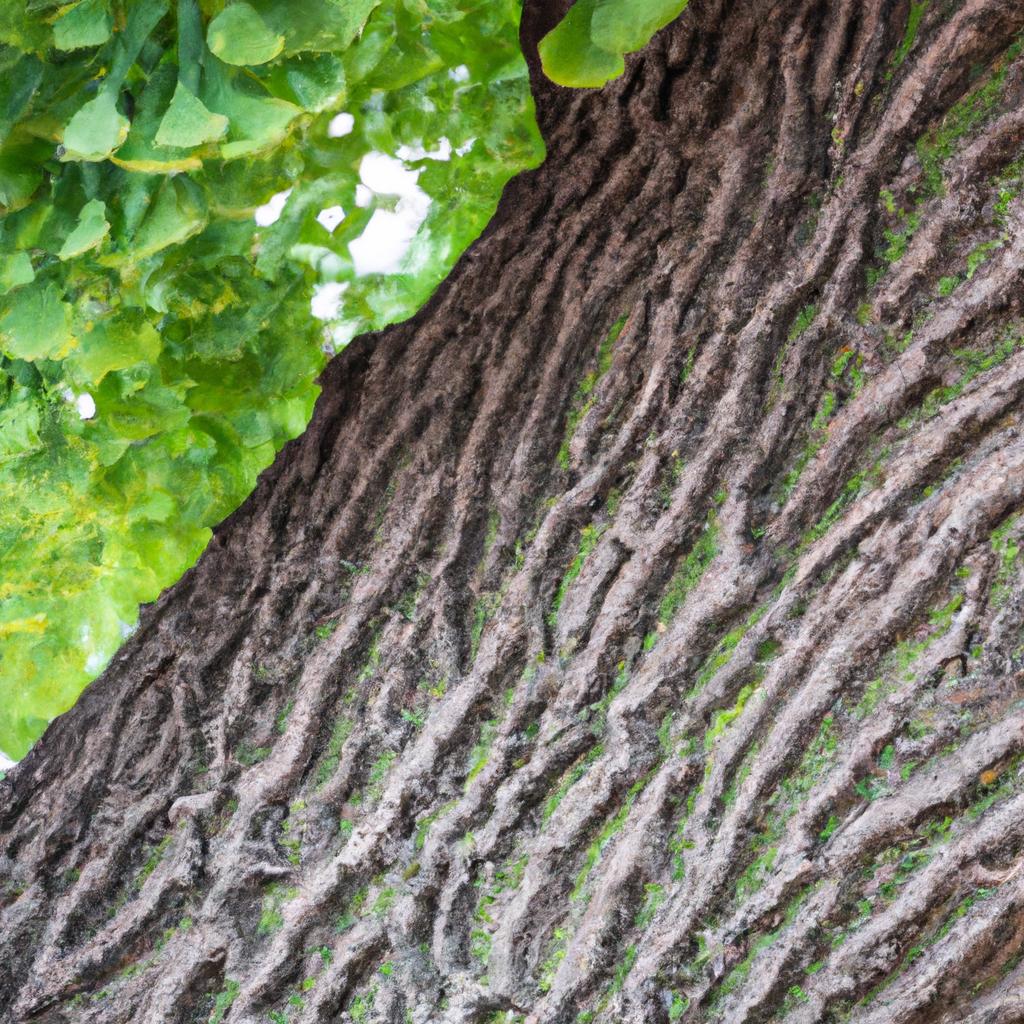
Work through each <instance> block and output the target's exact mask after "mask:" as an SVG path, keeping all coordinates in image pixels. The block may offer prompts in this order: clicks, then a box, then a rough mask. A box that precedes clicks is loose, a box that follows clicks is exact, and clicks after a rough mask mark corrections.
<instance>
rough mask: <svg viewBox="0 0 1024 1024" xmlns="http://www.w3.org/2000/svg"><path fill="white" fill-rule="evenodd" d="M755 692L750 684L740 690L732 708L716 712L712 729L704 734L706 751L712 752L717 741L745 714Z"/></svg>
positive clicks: (712, 721) (712, 720)
mask: <svg viewBox="0 0 1024 1024" xmlns="http://www.w3.org/2000/svg"><path fill="white" fill-rule="evenodd" d="M753 692H754V686H753V684H751V683H748V684H747V685H746V686H744V687H743V689H742V690H740V692H739V694H738V695H737V697H736V703H735V704H733V706H732V707H731V708H723V709H722V710H720V711H716V712H715V713H714V715H713V716H712V719H711V727H710V728H709V729H708V731H707V732H706V733H705V734H704V749H705V750H710V749H711V748H712V747H713V746H714V745H715V741H716V740H717V739H719V737H721V736H722V734H723V733H724V732H725V730H726V729H728V728H729V726H730V725H731V724H732V723H733V722H734V721H735V720H736V719H737V718H739V717H740V715H741V714H743V709H744V708H745V707H746V705H747V701H748V700H749V699H750V695H751V694H752V693H753Z"/></svg>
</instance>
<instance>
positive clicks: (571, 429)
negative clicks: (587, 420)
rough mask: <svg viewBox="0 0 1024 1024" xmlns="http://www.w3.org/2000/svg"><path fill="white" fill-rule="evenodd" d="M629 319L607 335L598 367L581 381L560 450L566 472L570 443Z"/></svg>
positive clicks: (567, 420)
mask: <svg viewBox="0 0 1024 1024" xmlns="http://www.w3.org/2000/svg"><path fill="white" fill-rule="evenodd" d="M626 320H627V317H625V316H623V317H621V318H620V319H619V320H617V321H616V322H615V323H614V324H613V325H612V329H611V330H610V331H609V332H608V334H607V335H606V337H605V339H604V341H602V342H601V347H600V348H599V349H598V353H597V366H596V367H595V368H594V369H593V370H591V371H590V373H588V374H587V375H586V376H585V377H584V378H583V380H581V381H580V383H579V386H578V387H577V388H576V393H575V394H574V395H573V400H572V404H571V405H570V407H569V415H568V417H567V418H566V421H565V435H564V439H563V441H562V445H561V447H560V448H559V449H558V464H559V466H561V467H562V469H564V470H568V468H569V442H570V441H571V440H572V437H573V434H575V433H576V429H577V428H578V427H579V425H580V423H581V422H582V420H583V417H584V416H586V414H587V413H588V412H590V409H591V407H592V406H593V404H594V397H593V392H594V389H595V388H596V387H597V383H598V381H600V379H601V378H602V377H603V376H604V375H605V374H606V373H607V372H608V371H609V370H610V369H611V365H612V356H613V350H614V348H615V342H616V341H618V339H619V335H620V334H621V333H622V329H623V328H624V327H625V326H626Z"/></svg>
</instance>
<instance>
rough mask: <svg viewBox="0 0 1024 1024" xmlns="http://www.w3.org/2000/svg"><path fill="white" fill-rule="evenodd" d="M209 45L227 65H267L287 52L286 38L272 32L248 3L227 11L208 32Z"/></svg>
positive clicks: (215, 54) (218, 16)
mask: <svg viewBox="0 0 1024 1024" xmlns="http://www.w3.org/2000/svg"><path fill="white" fill-rule="evenodd" d="M206 45H207V46H209V47H210V52H211V53H213V55H214V56H215V57H219V58H220V59H221V60H222V61H224V63H225V64H235V65H237V66H239V67H252V66H255V65H259V64H266V63H267V62H268V61H271V60H273V59H274V58H275V57H276V56H277V55H278V54H279V53H280V52H281V51H282V50H283V49H284V36H283V35H278V34H275V33H274V32H272V31H271V30H270V29H269V28H268V27H267V23H266V22H265V21H264V20H263V19H262V18H261V17H260V16H259V13H258V12H257V11H256V10H255V9H254V8H253V7H250V6H249V4H247V3H245V2H244V0H238V2H236V3H233V4H231V5H230V6H229V7H225V8H224V10H223V11H221V12H220V14H218V15H217V17H215V18H214V19H213V20H212V21H211V22H210V24H209V27H208V28H207V30H206Z"/></svg>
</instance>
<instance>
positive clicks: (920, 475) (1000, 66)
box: [0, 0, 1024, 1024]
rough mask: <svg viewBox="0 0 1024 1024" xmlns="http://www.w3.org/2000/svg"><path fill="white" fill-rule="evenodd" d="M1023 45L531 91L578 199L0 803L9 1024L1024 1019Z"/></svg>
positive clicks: (305, 472)
mask: <svg viewBox="0 0 1024 1024" xmlns="http://www.w3.org/2000/svg"><path fill="white" fill-rule="evenodd" d="M549 6H552V5H549ZM562 6H563V7H564V6H565V5H564V4H563V5H562ZM555 13H556V12H555V11H553V10H548V9H545V8H544V6H543V5H542V4H536V5H534V7H533V8H528V10H527V16H526V20H525V22H524V37H525V38H526V42H527V45H528V48H530V49H531V50H533V49H535V41H536V39H537V38H539V35H540V34H541V33H542V32H543V31H545V30H546V29H547V28H548V27H549V26H550V25H551V24H552V23H553V21H554V20H555V18H554V15H555ZM1022 30H1024V5H1022V4H1021V3H1020V0H933V2H931V3H923V4H922V3H916V2H915V3H913V4H911V3H908V2H907V0H831V2H824V0H772V2H768V0H763V2H753V3H752V2H743V3H740V2H734V0H693V3H692V4H691V5H690V8H689V10H688V11H687V13H686V14H685V16H684V17H683V18H682V19H680V21H678V22H677V23H676V24H675V25H673V26H672V27H670V28H669V29H667V30H666V31H665V32H663V33H662V34H661V35H660V36H659V37H658V38H657V39H656V40H655V41H654V42H653V43H652V44H651V45H650V46H649V47H648V48H647V50H646V51H645V52H644V53H643V54H641V55H638V56H637V57H635V58H633V59H631V61H630V63H629V66H628V69H627V73H626V75H625V76H624V77H623V78H622V79H621V80H620V81H618V82H616V83H613V84H612V85H610V86H608V87H607V88H605V89H604V90H602V91H600V92H587V93H576V92H569V91H564V90H557V89H555V88H554V87H552V86H547V85H545V84H544V83H543V82H542V81H541V80H540V78H539V76H537V75H536V74H535V82H534V86H535V94H536V95H537V100H538V105H539V114H540V119H541V123H542V128H543V129H544V132H545V135H546V138H547V140H548V145H549V151H550V155H549V159H548V161H547V162H546V163H545V165H544V166H543V167H541V168H540V169H539V170H538V171H536V172H534V173H531V174H528V175H525V176H523V177H521V178H519V179H517V180H516V181H514V182H513V183H512V184H511V185H510V186H509V187H508V189H507V190H506V194H505V196H504V198H503V201H502V204H501V207H500V210H499V212H498V215H497V217H496V219H495V221H494V222H493V224H492V225H491V227H490V228H489V229H488V231H487V233H486V234H485V236H484V237H483V238H482V239H481V240H480V241H479V242H478V243H477V244H476V245H475V246H474V247H473V248H472V250H471V251H470V252H469V253H468V254H467V256H466V257H465V258H464V259H463V260H462V261H461V263H460V264H459V266H458V267H457V269H456V270H455V272H454V273H453V274H452V276H451V278H450V279H449V280H448V281H447V282H446V284H445V285H444V286H443V287H442V288H441V289H440V290H439V292H438V294H437V295H436V296H435V297H434V299H433V300H432V301H431V303H430V304H429V306H428V307H427V308H426V309H425V310H423V311H422V312H421V314H420V315H419V316H417V317H416V318H415V319H414V320H413V321H411V322H410V323H408V324H405V325H402V326H399V327H396V328H394V329H391V330H388V331H386V332H384V333H382V334H381V335H379V336H376V337H365V338H361V339H358V340H357V341H355V342H354V343H353V344H352V345H350V346H349V348H348V349H346V350H345V351H344V352H343V353H341V354H340V355H339V356H338V357H337V358H336V359H335V360H334V361H333V362H332V363H331V365H330V366H329V367H328V369H327V371H326V373H325V375H324V380H323V395H322V396H321V398H320V401H319V404H318V406H317V409H316V414H315V416H314V419H313V422H312V424H311V426H310V427H309V429H308V431H307V432H306V434H305V435H304V436H303V437H302V438H300V439H299V440H297V441H296V442H294V443H293V444H291V445H290V446H289V447H288V448H287V449H285V450H284V451H283V452H282V453H281V456H280V457H279V458H278V460H277V462H276V463H275V465H274V466H273V467H272V468H271V469H270V470H269V471H268V472H267V473H265V474H264V476H263V477H262V479H261V481H260V483H259V486H258V488H257V490H256V492H255V493H254V494H253V496H252V497H251V498H250V500H249V501H248V502H247V503H246V504H245V505H244V506H243V508H242V509H241V510H240V511H239V512H237V513H236V514H235V515H234V516H232V517H231V519H229V520H228V521H227V522H226V523H224V524H223V526H222V527H221V528H220V529H219V530H218V531H217V533H216V536H215V538H214V540H213V542H212V544H211V546H210V548H209V550H208V551H207V552H206V554H205V555H204V556H203V558H202V560H201V561H200V562H199V564H198V565H197V566H196V568H195V569H194V570H192V571H191V572H190V573H189V574H188V575H187V576H186V577H185V578H184V579H183V580H182V581H181V582H180V583H179V584H178V585H177V586H176V587H174V588H173V589H172V590H170V591H169V592H168V593H166V594H165V595H164V596H163V597H162V598H161V600H160V601H159V602H158V603H157V604H156V605H155V606H153V607H151V608H150V609H148V610H147V612H146V613H145V614H144V616H143V620H142V625H141V626H140V628H139V630H138V632H137V633H136V635H135V636H134V637H133V638H132V639H131V640H130V641H129V642H128V643H127V644H126V645H125V647H124V649H123V650H122V651H121V652H120V654H119V655H118V656H117V657H116V658H115V660H114V662H113V664H112V665H111V666H110V668H109V669H108V670H107V672H106V673H105V674H104V675H103V676H102V677H101V678H100V679H99V680H98V681H97V682H96V683H94V684H93V685H92V686H91V687H90V688H89V689H88V691H87V692H86V693H85V695H84V696H83V697H82V699H81V700H80V701H79V703H78V705H77V706H76V707H75V708H74V709H73V710H72V711H70V712H68V713H67V714H66V715H64V716H62V717H61V718H59V719H58V720H57V721H55V722H54V723H53V725H52V726H51V727H50V729H49V731H48V732H47V733H46V735H45V737H44V738H43V739H42V740H41V741H40V742H39V744H38V745H37V746H36V747H35V749H34V750H33V751H32V752H31V753H30V754H29V756H28V757H27V758H26V759H25V761H24V762H22V763H21V764H20V765H19V766H18V767H17V768H16V769H15V770H14V771H12V772H11V773H10V776H9V777H8V779H7V780H6V781H5V782H3V783H2V784H0V806H2V809H0V881H2V889H0V928H2V930H0V936H2V938H0V945H2V948H0V1019H3V1020H4V1021H11V1022H19V1024H20V1022H25V1021H32V1022H45V1024H55V1022H58V1021H72V1020H74V1021H87V1022H88V1021H97V1022H98V1021H102V1022H104V1024H107V1022H111V1024H113V1022H125V1024H127V1022H132V1024H157V1022H171V1021H174V1022H177V1021H194V1022H206V1021H213V1022H221V1021H227V1022H229V1024H239V1022H242V1024H255V1022H264V1021H268V1020H272V1021H277V1022H281V1021H289V1022H292V1021H294V1022H313V1021H325V1022H326V1021H357V1022H379V1021H388V1022H403V1021H411V1022H413V1024H426V1022H431V1024H433V1022H450V1024H456V1022H458V1024H462V1022H465V1024H469V1022H479V1024H483V1022H489V1024H499V1022H506V1024H509V1022H512V1021H524V1022H528V1024H541V1022H545V1024H547V1022H551V1024H555V1022H565V1024H573V1022H585V1021H594V1022H607V1024H611V1022H628V1024H638V1022H655V1024H657V1022H665V1021H670V1020H671V1021H682V1022H697V1021H715V1020H721V1021H728V1022H737V1024H738V1022H765V1021H778V1020H782V1019H783V1018H785V1020H786V1021H787V1022H793V1024H809V1022H812V1021H833V1022H838V1021H847V1020H851V1021H858V1022H865V1024H867V1022H871V1024H883V1022H884V1024H891V1022H898V1024H912V1022H913V1024H918V1022H926V1021H927V1022H950V1024H952V1022H958V1024H959V1022H970V1024H983V1022H984V1024H1012V1022H1015V1021H1024V996H1022V995H1021V992H1022V988H1021V985H1022V982H1024V967H1022V966H1020V964H1021V958H1022V955H1024V872H1022V871H1021V870H1020V867H1021V864H1024V859H1022V858H1024V769H1022V765H1024V705H1022V703H1021V698H1022V696H1024V695H1022V692H1021V691H1022V688H1024V647H1022V644H1024V636H1022V623H1024V572H1022V570H1021V560H1020V559H1019V558H1018V557H1017V552H1018V548H1019V543H1020V538H1021V533H1022V527H1024V517H1020V518H1017V517H1016V512H1017V510H1019V509H1020V508H1021V506H1022V503H1024V437H1022V436H1021V430H1020V416H1021V413H1022V412H1024V343H1022V341H1021V338H1022V335H1024V327H1022V326H1021V325H1020V323H1019V321H1018V318H1019V317H1021V316H1022V308H1024V290H1022V284H1024V260H1022V256H1024V201H1022V200H1021V199H1019V198H1017V193H1018V192H1019V191H1022V185H1024V159H1022V158H1024V57H1022V56H1020V51H1021V46H1020V44H1019V43H1015V39H1016V38H1017V35H1018V33H1020V32H1021V31H1022ZM1015 162H1016V163H1015Z"/></svg>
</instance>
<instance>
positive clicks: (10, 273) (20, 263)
mask: <svg viewBox="0 0 1024 1024" xmlns="http://www.w3.org/2000/svg"><path fill="white" fill-rule="evenodd" d="M35 277H36V275H35V271H34V270H33V269H32V259H31V258H30V257H29V254H28V253H27V252H14V253H4V254H2V255H0V289H3V290H4V291H5V292H6V291H10V290H11V289H12V288H18V287H19V286H21V285H23V284H31V283H32V282H33V281H34V280H35Z"/></svg>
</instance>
